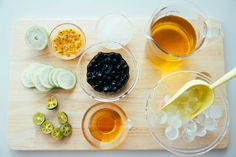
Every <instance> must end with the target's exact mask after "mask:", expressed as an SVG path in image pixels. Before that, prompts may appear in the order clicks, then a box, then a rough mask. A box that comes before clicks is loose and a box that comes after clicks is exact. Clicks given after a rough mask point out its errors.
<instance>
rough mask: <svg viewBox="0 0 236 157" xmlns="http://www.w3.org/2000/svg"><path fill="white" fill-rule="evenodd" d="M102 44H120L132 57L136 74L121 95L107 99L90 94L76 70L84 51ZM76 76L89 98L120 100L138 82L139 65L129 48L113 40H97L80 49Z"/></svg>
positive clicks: (107, 100) (109, 100) (102, 100)
mask: <svg viewBox="0 0 236 157" xmlns="http://www.w3.org/2000/svg"><path fill="white" fill-rule="evenodd" d="M104 44H119V45H120V46H121V49H124V50H125V51H126V52H127V53H129V55H130V56H131V58H132V61H133V63H134V67H135V69H134V70H135V72H136V73H137V74H136V77H135V79H134V81H133V82H132V84H131V85H130V87H129V88H128V89H127V90H126V91H125V92H124V93H123V94H121V95H118V96H116V97H112V98H109V99H105V98H100V97H97V96H94V95H92V94H91V93H89V92H88V91H87V90H86V89H85V88H84V86H83V85H82V83H81V76H80V72H79V71H78V69H79V66H80V62H81V60H82V58H83V56H84V55H85V54H86V52H87V51H88V50H89V49H91V48H93V47H96V46H100V45H104ZM76 73H77V76H78V82H79V84H80V86H81V88H82V90H83V91H84V92H85V93H86V94H87V95H88V96H90V97H91V98H93V99H95V100H97V101H100V102H114V101H117V100H120V99H121V98H124V97H125V96H126V95H128V94H129V93H130V92H131V91H132V89H133V88H134V87H135V85H136V84H137V82H138V78H139V66H138V62H137V60H136V59H135V57H134V55H133V54H132V52H131V51H130V50H129V48H127V47H126V46H124V45H122V44H120V43H118V42H114V41H103V42H97V43H94V44H92V45H90V46H89V47H87V48H86V49H85V50H83V51H82V53H81V56H80V58H79V61H78V64H77V71H76Z"/></svg>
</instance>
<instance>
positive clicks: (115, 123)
mask: <svg viewBox="0 0 236 157" xmlns="http://www.w3.org/2000/svg"><path fill="white" fill-rule="evenodd" d="M131 128H132V123H131V121H130V120H129V119H128V118H127V116H126V114H125V112H124V111H123V110H122V109H121V108H120V107H119V106H118V105H116V104H114V103H105V102H103V103H97V104H95V105H93V106H92V107H90V108H89V109H88V110H87V111H86V113H85V114H84V117H83V120H82V130H83V134H84V137H85V139H86V140H87V141H88V142H89V143H90V144H91V145H92V146H94V147H96V148H98V149H112V148H115V147H117V146H119V145H120V144H121V143H122V142H123V140H124V139H125V137H126V136H127V134H128V131H129V130H130V129H131Z"/></svg>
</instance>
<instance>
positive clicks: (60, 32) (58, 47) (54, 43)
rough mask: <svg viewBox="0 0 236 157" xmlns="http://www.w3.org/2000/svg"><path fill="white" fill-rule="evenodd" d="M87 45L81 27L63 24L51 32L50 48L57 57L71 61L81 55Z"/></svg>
mask: <svg viewBox="0 0 236 157" xmlns="http://www.w3.org/2000/svg"><path fill="white" fill-rule="evenodd" d="M85 44H86V38H85V34H84V32H83V30H82V29H81V28H80V27H79V26H77V25H75V24H73V23H62V24H60V25H58V26H56V27H55V28H54V29H53V30H52V31H51V33H50V36H49V43H48V47H49V49H50V51H51V52H53V54H54V55H55V56H56V57H58V58H60V59H63V60H71V59H74V58H76V57H78V56H80V55H81V52H82V51H83V50H84V47H85Z"/></svg>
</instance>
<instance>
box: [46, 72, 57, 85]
mask: <svg viewBox="0 0 236 157" xmlns="http://www.w3.org/2000/svg"><path fill="white" fill-rule="evenodd" d="M54 70H55V69H53V70H52V71H51V72H50V73H49V77H48V82H49V83H50V85H51V86H52V87H56V85H55V84H54V82H53V81H52V75H53V72H54Z"/></svg>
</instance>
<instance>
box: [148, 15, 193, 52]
mask: <svg viewBox="0 0 236 157" xmlns="http://www.w3.org/2000/svg"><path fill="white" fill-rule="evenodd" d="M151 36H152V38H153V39H154V41H155V42H156V43H157V44H158V45H159V47H160V48H161V49H163V50H164V51H166V52H168V53H171V54H173V55H175V56H185V55H187V54H190V53H192V52H193V50H194V48H195V45H196V33H195V30H194V27H193V26H192V25H191V23H190V22H188V21H187V20H185V19H184V18H182V17H179V16H174V15H169V16H165V17H162V18H160V19H159V20H157V21H156V22H155V23H154V24H153V25H152V27H151Z"/></svg>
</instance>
